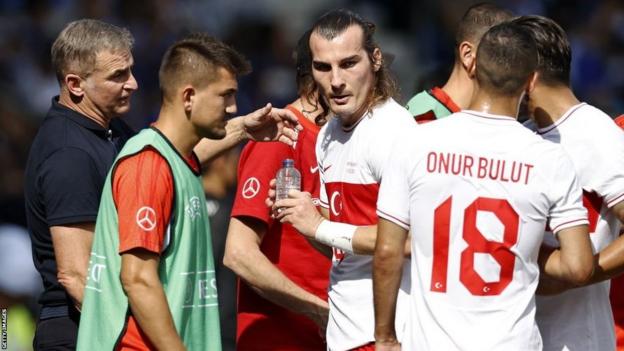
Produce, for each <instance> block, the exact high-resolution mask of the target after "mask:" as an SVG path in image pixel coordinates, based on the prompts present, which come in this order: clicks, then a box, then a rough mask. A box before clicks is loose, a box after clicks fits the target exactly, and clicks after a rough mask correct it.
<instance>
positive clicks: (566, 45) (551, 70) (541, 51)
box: [513, 16, 572, 85]
mask: <svg viewBox="0 0 624 351" xmlns="http://www.w3.org/2000/svg"><path fill="white" fill-rule="evenodd" d="M513 23H515V24H517V25H519V26H522V27H523V28H525V29H526V30H528V31H529V32H530V33H531V35H532V36H533V40H535V45H536V46H537V55H538V60H539V61H538V62H539V63H538V67H537V71H538V72H539V73H540V81H542V82H544V83H546V84H550V85H553V84H555V85H556V84H564V85H570V64H571V61H572V49H571V48H570V42H569V41H568V37H567V35H566V33H565V31H564V30H563V29H562V28H561V26H559V25H558V24H557V23H556V22H555V21H553V20H551V19H550V18H546V17H543V16H521V17H518V18H516V19H514V20H513Z"/></svg>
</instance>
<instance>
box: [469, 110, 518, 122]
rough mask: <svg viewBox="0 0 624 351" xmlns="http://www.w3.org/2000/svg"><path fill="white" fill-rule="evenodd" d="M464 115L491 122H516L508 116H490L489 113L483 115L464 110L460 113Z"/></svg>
mask: <svg viewBox="0 0 624 351" xmlns="http://www.w3.org/2000/svg"><path fill="white" fill-rule="evenodd" d="M462 112H463V113H465V114H468V115H471V116H475V117H480V118H486V119H493V120H497V121H506V122H517V121H518V120H517V119H515V118H513V117H509V116H502V115H492V114H489V113H485V112H478V111H473V110H464V111H462Z"/></svg>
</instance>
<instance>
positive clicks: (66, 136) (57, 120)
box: [25, 19, 296, 350]
mask: <svg viewBox="0 0 624 351" xmlns="http://www.w3.org/2000/svg"><path fill="white" fill-rule="evenodd" d="M133 41H134V40H133V37H132V35H131V34H130V32H128V31H127V30H126V29H123V28H119V27H116V26H114V25H111V24H108V23H104V22H102V21H98V20H92V19H82V20H78V21H74V22H71V23H69V24H68V25H67V26H66V27H65V28H64V29H63V30H62V32H61V33H60V34H59V36H58V38H57V39H56V40H55V42H54V44H53V45H52V51H51V53H52V63H53V65H54V68H55V70H56V76H57V78H58V81H59V85H60V95H59V96H58V97H55V98H53V99H52V106H51V108H50V110H49V111H48V114H47V116H46V118H45V120H44V121H43V124H42V125H41V127H40V129H39V132H38V134H37V136H36V137H35V139H34V141H33V144H32V146H31V150H30V155H29V157H28V162H27V166H26V174H25V178H26V184H25V198H26V216H27V221H28V227H29V232H30V235H31V239H32V245H33V260H34V263H35V267H36V268H37V270H38V271H39V273H40V274H41V277H42V279H43V284H44V292H43V293H42V295H41V297H40V299H39V303H40V304H41V305H42V309H41V315H40V317H39V321H38V323H37V331H36V334H35V340H34V342H33V346H34V348H35V349H48V348H50V347H55V349H58V350H64V349H74V348H75V343H76V335H77V327H78V321H79V317H80V316H79V309H80V306H81V303H82V297H83V289H84V286H85V282H86V281H87V267H88V264H89V261H90V257H91V243H92V240H93V232H94V230H95V220H96V217H97V212H98V207H99V203H100V195H101V193H102V188H103V186H104V181H105V178H106V175H107V173H108V171H109V169H110V166H111V165H112V164H113V161H114V159H115V157H116V155H117V153H118V152H119V150H121V148H122V146H123V145H124V144H125V142H126V140H128V139H129V138H130V137H131V136H133V135H134V132H133V131H132V130H131V129H130V128H129V127H128V126H127V125H126V124H125V123H124V122H123V121H121V120H120V119H119V118H117V117H119V116H121V115H123V114H125V113H127V112H128V111H129V109H130V97H131V95H132V93H133V92H134V91H135V90H136V89H137V87H138V86H137V82H136V80H135V79H134V76H133V75H132V70H131V69H132V66H133V64H134V61H133V57H132V53H131V49H132V45H133ZM293 123H296V117H295V116H294V115H292V113H290V112H288V111H284V110H278V109H273V108H272V107H271V105H270V104H267V106H265V107H263V108H261V109H259V110H257V111H254V112H253V113H251V114H249V115H246V116H243V117H237V118H234V119H231V120H229V121H228V122H227V123H226V125H225V129H226V133H227V134H226V136H225V138H224V139H223V140H219V141H202V142H201V143H200V144H199V145H198V147H197V149H196V153H197V155H198V156H199V158H200V160H202V161H206V160H208V159H210V158H211V157H213V156H215V155H217V154H218V153H220V152H221V151H224V150H225V149H227V148H229V147H231V146H233V145H235V144H237V143H238V142H239V141H241V140H245V139H255V140H258V139H259V140H280V141H283V142H286V143H292V140H293V139H295V138H296V137H295V134H296V133H295V131H294V130H293V129H292V128H286V127H288V124H293ZM93 274H97V271H93V272H91V275H93Z"/></svg>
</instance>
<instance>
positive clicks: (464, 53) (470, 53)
mask: <svg viewBox="0 0 624 351" xmlns="http://www.w3.org/2000/svg"><path fill="white" fill-rule="evenodd" d="M457 50H458V55H459V61H460V62H461V64H462V67H464V69H465V70H466V71H470V69H471V67H472V65H473V63H474V62H475V61H476V58H477V48H476V47H475V46H474V45H473V44H472V43H471V42H469V41H462V42H461V43H459V46H458V47H457Z"/></svg>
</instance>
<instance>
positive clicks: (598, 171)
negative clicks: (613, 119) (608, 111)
mask: <svg viewBox="0 0 624 351" xmlns="http://www.w3.org/2000/svg"><path fill="white" fill-rule="evenodd" d="M609 122H610V121H609ZM605 124H606V123H605ZM608 127H611V128H607V125H605V128H603V132H602V133H601V136H600V137H599V138H595V139H594V138H592V140H591V141H589V140H588V142H587V143H584V144H585V145H584V147H587V148H588V149H590V150H588V154H587V155H588V157H591V158H590V159H589V160H588V162H586V163H585V164H586V165H587V167H590V169H588V170H587V172H582V173H583V174H587V175H588V177H587V179H583V181H582V183H583V184H588V185H589V186H590V187H591V189H587V190H590V191H595V192H596V193H597V194H598V195H600V196H601V197H602V198H603V199H604V200H605V202H606V204H607V206H608V207H613V206H615V205H616V204H617V203H619V202H621V201H623V200H624V173H623V172H622V170H624V133H623V132H622V131H621V130H620V129H619V128H614V127H613V125H612V124H611V123H608ZM589 155H591V156H589Z"/></svg>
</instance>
